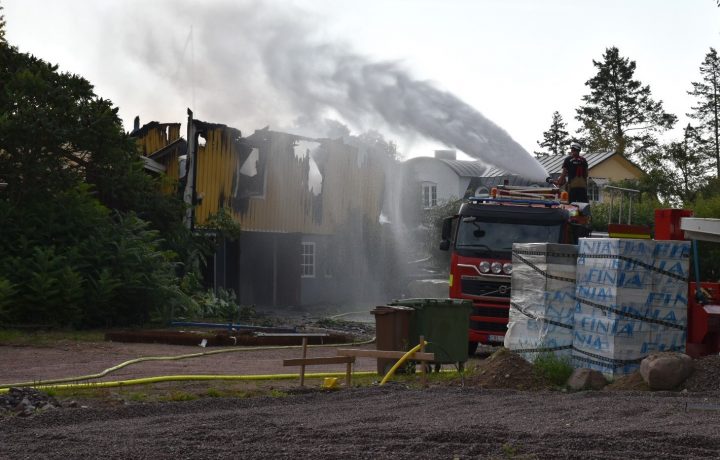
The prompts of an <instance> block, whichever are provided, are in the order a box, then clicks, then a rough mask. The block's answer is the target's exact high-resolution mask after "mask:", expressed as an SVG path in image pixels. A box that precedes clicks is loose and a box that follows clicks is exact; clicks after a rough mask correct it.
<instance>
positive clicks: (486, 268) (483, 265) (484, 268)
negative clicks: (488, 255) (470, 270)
mask: <svg viewBox="0 0 720 460" xmlns="http://www.w3.org/2000/svg"><path fill="white" fill-rule="evenodd" d="M478 268H479V269H480V273H489V272H490V262H488V261H486V260H483V261H482V262H480V263H479V264H478Z"/></svg>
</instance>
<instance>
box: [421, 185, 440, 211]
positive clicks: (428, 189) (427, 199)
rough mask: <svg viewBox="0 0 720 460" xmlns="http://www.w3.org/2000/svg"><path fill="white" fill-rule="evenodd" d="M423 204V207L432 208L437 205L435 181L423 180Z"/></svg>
mask: <svg viewBox="0 0 720 460" xmlns="http://www.w3.org/2000/svg"><path fill="white" fill-rule="evenodd" d="M422 204H423V208H432V207H434V206H437V184H435V183H433V182H423V184H422Z"/></svg>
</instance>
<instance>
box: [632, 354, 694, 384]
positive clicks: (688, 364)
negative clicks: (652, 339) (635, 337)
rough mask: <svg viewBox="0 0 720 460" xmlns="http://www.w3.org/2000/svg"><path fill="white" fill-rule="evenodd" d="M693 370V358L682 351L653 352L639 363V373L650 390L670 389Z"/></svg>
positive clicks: (682, 380) (681, 381)
mask: <svg viewBox="0 0 720 460" xmlns="http://www.w3.org/2000/svg"><path fill="white" fill-rule="evenodd" d="M692 371H693V360H692V358H690V357H689V356H688V355H686V354H684V353H674V352H669V353H653V354H651V355H650V356H648V357H646V358H645V359H643V360H642V362H641V363H640V375H642V377H643V380H645V382H646V383H647V384H648V386H649V387H650V389H651V390H672V389H675V388H677V387H678V385H680V384H681V383H683V382H684V381H685V379H687V378H688V376H689V375H690V374H691V373H692Z"/></svg>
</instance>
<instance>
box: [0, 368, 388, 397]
mask: <svg viewBox="0 0 720 460" xmlns="http://www.w3.org/2000/svg"><path fill="white" fill-rule="evenodd" d="M345 375H346V374H345V372H322V373H314V374H305V378H325V377H344V376H345ZM352 375H353V376H356V377H357V376H368V375H376V373H375V372H371V371H363V372H354V373H353V374H352ZM297 378H298V374H264V375H263V374H259V375H161V376H156V377H145V378H140V379H130V380H116V381H114V382H89V383H71V384H64V385H36V386H33V388H35V389H36V390H63V389H83V390H85V389H95V388H113V387H122V386H131V385H145V384H151V383H160V382H181V381H202V380H245V381H253V380H290V379H297ZM9 391H10V389H9V388H2V389H0V394H5V393H7V392H9Z"/></svg>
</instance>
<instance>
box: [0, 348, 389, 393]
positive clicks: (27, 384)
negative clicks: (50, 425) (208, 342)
mask: <svg viewBox="0 0 720 460" xmlns="http://www.w3.org/2000/svg"><path fill="white" fill-rule="evenodd" d="M374 341H375V337H373V338H372V339H371V340H366V341H364V342H352V343H333V344H326V345H308V348H327V347H341V346H348V345H368V344H371V343H373V342H374ZM301 347H302V345H283V346H272V347H250V348H223V349H220V350H211V351H205V352H202V353H190V354H186V355H175V356H147V357H144V358H135V359H131V360H129V361H125V362H123V363H120V364H118V365H116V366H113V367H110V368H108V369H105V370H104V371H102V372H98V373H97V374H89V375H81V376H77V377H64V378H59V379H48V380H35V381H32V382H18V383H3V384H0V392H2V390H3V389H8V388H12V387H15V388H19V387H37V386H45V385H52V384H56V383H67V382H77V381H78V380H92V379H99V378H102V377H105V376H106V375H108V374H110V373H111V372H115V371H117V370H119V369H122V368H123V367H127V366H129V365H131V364H137V363H142V362H145V361H176V360H180V359H188V358H199V357H201V356H210V355H216V354H219V353H233V352H241V351H261V350H283V349H288V348H301Z"/></svg>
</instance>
